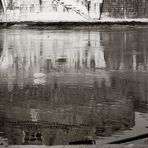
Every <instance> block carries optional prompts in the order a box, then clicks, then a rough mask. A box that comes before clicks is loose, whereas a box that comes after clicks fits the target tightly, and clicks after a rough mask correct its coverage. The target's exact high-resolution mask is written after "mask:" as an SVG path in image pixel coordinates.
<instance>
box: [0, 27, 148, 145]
mask: <svg viewBox="0 0 148 148" xmlns="http://www.w3.org/2000/svg"><path fill="white" fill-rule="evenodd" d="M147 72H148V31H147V30H146V29H136V30H128V31H127V30H121V31H119V30H118V31H116V30H106V31H101V30H100V31H97V30H89V29H86V30H27V29H26V30H25V29H24V30H22V29H11V30H10V29H7V30H2V29H1V30H0V102H1V103H0V137H1V138H0V142H1V144H3V143H8V144H9V145H28V144H29V145H36V144H37V145H43V144H44V145H63V144H69V142H73V141H78V140H88V139H95V140H96V141H97V142H98V143H108V142H111V141H114V140H117V139H124V138H128V137H132V136H137V135H139V134H144V133H147V132H148V131H147V127H148V108H147V102H148V99H147V98H148V93H147V92H148V91H147V89H148V75H147Z"/></svg>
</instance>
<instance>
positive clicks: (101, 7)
mask: <svg viewBox="0 0 148 148" xmlns="http://www.w3.org/2000/svg"><path fill="white" fill-rule="evenodd" d="M104 1H105V0H102V4H101V6H100V17H99V20H100V19H101V16H102V13H103V8H104Z"/></svg>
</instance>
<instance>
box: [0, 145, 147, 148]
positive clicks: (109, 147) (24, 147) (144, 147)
mask: <svg viewBox="0 0 148 148" xmlns="http://www.w3.org/2000/svg"><path fill="white" fill-rule="evenodd" d="M6 147H7V148H147V147H148V145H134V144H129V145H100V146H99V145H92V146H91V145H67V146H66V145H65V146H64V145H59V146H42V145H41V146H40V145H10V146H0V148H6Z"/></svg>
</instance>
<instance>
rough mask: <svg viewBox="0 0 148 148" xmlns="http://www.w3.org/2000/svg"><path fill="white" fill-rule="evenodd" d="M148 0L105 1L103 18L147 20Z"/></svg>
mask: <svg viewBox="0 0 148 148" xmlns="http://www.w3.org/2000/svg"><path fill="white" fill-rule="evenodd" d="M147 8H148V0H104V2H103V15H102V18H106V17H109V18H147V17H148V10H147Z"/></svg>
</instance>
